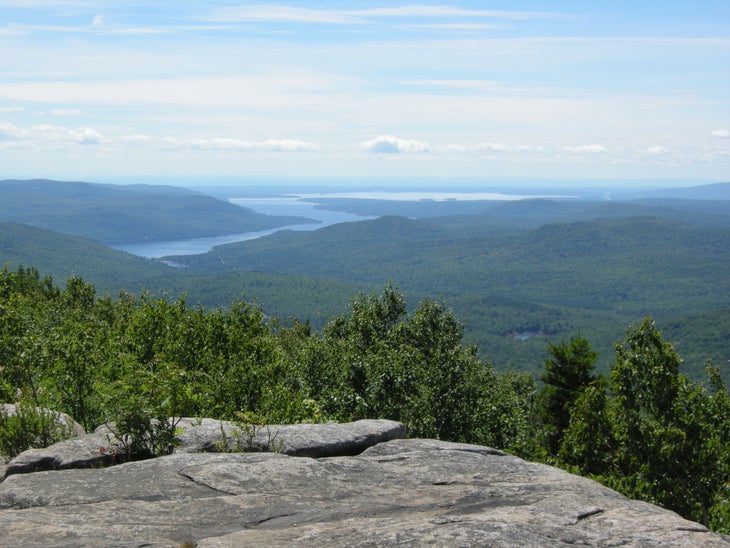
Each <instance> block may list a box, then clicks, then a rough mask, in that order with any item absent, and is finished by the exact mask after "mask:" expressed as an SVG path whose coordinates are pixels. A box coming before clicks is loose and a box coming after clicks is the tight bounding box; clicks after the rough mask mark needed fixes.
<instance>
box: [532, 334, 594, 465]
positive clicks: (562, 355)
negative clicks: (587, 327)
mask: <svg viewBox="0 0 730 548" xmlns="http://www.w3.org/2000/svg"><path fill="white" fill-rule="evenodd" d="M548 352H549V353H550V358H548V359H546V360H545V372H544V373H543V374H542V376H541V377H540V378H541V379H542V381H543V382H544V383H545V386H544V388H543V389H542V390H541V391H540V396H539V404H538V405H539V407H540V412H541V417H542V422H543V425H544V426H545V436H546V442H547V446H548V451H549V453H550V454H551V455H556V454H557V453H558V449H559V447H560V442H561V441H562V438H563V433H564V432H565V430H566V429H567V428H568V424H569V422H570V412H571V408H572V407H573V404H574V403H575V401H576V399H577V398H578V396H579V395H580V393H581V392H582V391H583V389H584V388H585V387H586V386H588V385H589V384H590V383H591V382H592V381H593V375H592V374H591V372H592V371H593V364H594V363H595V361H596V359H597V358H598V354H597V353H596V352H594V351H593V350H592V349H591V347H590V344H589V343H588V340H587V339H585V338H584V337H571V339H570V342H569V343H566V342H565V341H562V342H561V343H559V344H552V343H548Z"/></svg>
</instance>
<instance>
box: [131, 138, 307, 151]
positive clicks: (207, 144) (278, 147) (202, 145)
mask: <svg viewBox="0 0 730 548" xmlns="http://www.w3.org/2000/svg"><path fill="white" fill-rule="evenodd" d="M125 139H126V140H127V141H128V142H130V143H135V144H139V143H143V142H147V141H148V139H149V138H148V137H146V136H143V135H132V136H127V137H126V138H125ZM161 144H162V145H163V146H165V147H168V148H178V149H192V150H243V151H266V150H269V151H282V152H297V151H312V150H317V149H318V148H319V145H317V144H316V143H310V142H307V141H300V140H297V139H267V140H265V141H243V140H241V139H231V138H220V137H219V138H213V139H202V138H194V139H177V138H175V137H165V138H163V139H162V140H161Z"/></svg>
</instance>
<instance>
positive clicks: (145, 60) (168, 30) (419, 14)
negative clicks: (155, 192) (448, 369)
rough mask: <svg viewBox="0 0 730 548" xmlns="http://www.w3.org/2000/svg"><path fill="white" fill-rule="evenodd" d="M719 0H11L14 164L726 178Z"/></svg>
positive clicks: (162, 171)
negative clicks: (346, 0) (248, 0)
mask: <svg viewBox="0 0 730 548" xmlns="http://www.w3.org/2000/svg"><path fill="white" fill-rule="evenodd" d="M728 90H730V3H729V2H727V1H702V0H700V1H697V2H693V3H690V2H672V1H640V0H638V1H637V0H635V1H633V2H628V1H621V0H618V1H612V2H588V1H580V2H578V1H562V2H561V1H554V2H551V1H543V2H536V1H533V2H528V1H525V2H521V1H510V2H489V1H483V2H457V1H454V2H448V1H447V0H444V1H439V2H426V1H420V2H418V1H415V2H412V3H409V2H403V3H398V2H392V1H390V2H377V1H376V2H324V1H323V2H276V3H274V2H255V3H253V2H234V1H228V0H213V1H209V2H192V1H175V2H173V1H169V2H168V1H162V0H130V1H126V2H112V1H108V2H107V1H86V0H0V166H1V167H0V178H6V177H24V178H25V177H53V178H57V179H69V178H86V179H93V178H96V179H98V178H100V177H105V176H116V177H125V176H167V177H170V176H172V177H174V176H179V175H180V176H181V175H185V176H198V177H207V176H211V177H223V176H236V177H255V176H302V177H320V176H326V177H401V176H406V177H416V178H417V177H443V178H452V177H457V178H465V177H477V178H485V179H495V178H543V177H545V178H553V179H555V178H558V179H560V178H565V179H585V178H615V179H652V178H679V179H693V180H709V181H728V180H730V93H729V92H728Z"/></svg>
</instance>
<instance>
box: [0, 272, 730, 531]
mask: <svg viewBox="0 0 730 548" xmlns="http://www.w3.org/2000/svg"><path fill="white" fill-rule="evenodd" d="M546 353H547V355H548V359H547V360H546V361H545V369H544V371H543V374H542V380H543V381H544V386H543V387H538V386H537V385H536V383H535V379H534V378H533V377H532V376H531V375H529V374H524V373H523V374H516V373H499V372H497V371H496V370H495V369H494V368H493V367H492V365H491V364H490V363H489V362H487V361H485V360H483V359H482V358H480V357H479V355H478V353H477V352H476V350H475V349H474V348H473V347H471V346H470V345H467V344H465V343H464V341H463V326H462V325H461V323H460V322H459V321H458V319H457V318H456V316H455V315H454V314H453V312H452V311H451V310H450V309H449V308H447V307H445V306H444V305H443V304H442V303H440V302H438V301H434V300H430V299H427V300H423V301H421V302H420V303H419V304H418V305H417V306H415V307H414V308H413V311H412V312H410V313H409V312H408V307H407V306H406V302H405V299H404V297H403V295H402V294H401V293H399V292H398V291H396V290H395V289H394V288H393V287H391V286H386V287H385V288H384V289H383V290H382V292H381V293H379V294H375V293H373V294H369V295H360V296H359V297H356V298H354V299H352V301H351V303H350V306H349V308H347V309H346V310H345V311H344V312H341V313H340V314H338V315H335V316H333V317H331V318H330V319H329V320H328V321H327V323H326V324H325V326H324V327H323V328H322V330H321V331H315V330H312V329H311V328H310V327H309V326H307V325H304V324H300V323H294V324H293V325H291V326H285V325H282V324H281V323H279V322H278V321H276V320H275V319H273V318H267V317H266V315H265V314H264V313H263V312H262V311H261V310H260V308H259V307H257V306H255V305H254V304H251V303H248V302H246V301H242V300H239V301H237V302H234V303H232V304H231V305H230V306H228V307H226V308H223V309H214V310H208V311H206V310H204V309H203V308H201V307H197V306H196V307H190V306H188V305H187V304H186V303H185V301H184V300H183V299H176V300H168V299H164V298H155V297H152V296H151V295H149V294H145V293H143V294H141V295H139V296H135V295H132V294H130V293H122V294H121V295H120V296H119V297H118V298H114V299H112V298H109V297H107V296H102V297H99V296H97V295H96V292H95V288H94V286H93V285H92V284H89V283H87V282H85V281H84V280H82V279H80V278H72V279H70V280H69V281H68V282H67V284H66V287H65V289H60V288H58V287H56V286H55V285H54V283H53V281H52V280H51V279H50V278H47V277H42V276H40V275H39V274H38V272H37V271H35V270H33V269H30V270H27V269H23V270H14V271H11V270H8V269H7V268H4V269H1V270H0V363H1V364H2V367H0V400H2V401H3V402H8V403H15V404H17V406H18V408H17V409H18V410H17V412H16V414H14V415H9V414H7V413H6V412H5V411H2V412H0V456H13V455H15V454H17V453H18V452H20V451H23V450H24V449H26V448H27V447H30V446H35V445H39V444H40V445H43V444H48V443H51V442H53V441H54V440H57V439H60V438H63V437H64V436H65V435H67V433H66V432H65V431H64V429H63V428H59V427H57V426H56V424H57V423H56V422H55V417H54V415H53V413H52V412H48V411H43V409H52V410H56V411H59V412H66V413H68V414H69V415H71V416H72V417H74V418H75V419H76V420H78V421H79V422H81V423H82V424H83V425H84V427H85V428H86V429H88V430H91V429H93V428H95V427H96V426H98V425H101V424H111V423H113V424H114V425H115V426H114V427H113V430H112V432H114V435H113V436H112V437H111V438H110V443H111V444H112V449H111V451H113V452H114V458H115V459H116V460H117V462H122V461H125V460H128V459H138V458H147V457H150V456H156V455H162V454H167V453H169V452H171V451H172V450H173V448H174V447H175V445H176V443H177V436H178V435H179V432H178V431H177V429H176V424H177V419H179V418H180V417H183V416H188V417H211V418H217V419H221V420H224V419H225V420H234V421H236V422H237V423H238V424H239V425H240V428H241V435H242V436H245V432H250V431H255V430H254V429H255V428H257V425H261V424H266V423H286V422H301V421H305V422H306V421H309V422H321V421H328V420H336V421H351V420H357V419H361V418H387V419H393V420H398V421H401V422H403V423H404V424H405V425H406V427H407V429H408V432H409V435H410V436H412V437H433V438H439V439H444V440H453V441H463V442H469V443H478V444H482V445H488V446H493V447H497V448H502V449H505V450H507V451H510V452H513V453H515V454H517V455H520V456H523V457H525V458H528V459H533V460H535V459H537V460H543V461H545V462H549V463H552V464H557V465H559V466H563V467H565V468H567V469H569V470H572V471H575V472H580V473H583V474H585V475H589V476H591V477H594V478H595V479H597V480H599V481H602V482H604V483H606V484H608V485H610V486H612V487H614V488H616V489H618V490H620V491H622V492H624V493H625V494H627V495H629V496H632V497H638V498H643V499H645V500H649V501H651V502H654V503H657V504H660V505H662V506H665V507H667V508H670V509H673V510H676V511H677V512H679V513H681V514H682V515H684V516H685V517H687V518H690V519H692V520H695V521H700V522H702V523H705V524H707V525H709V526H710V527H712V528H713V529H715V530H718V531H725V532H728V531H730V504H729V503H728V499H729V498H730V492H729V491H728V488H729V487H730V482H729V481H728V480H730V418H729V417H730V397H729V396H728V392H727V389H726V388H725V386H724V385H723V383H722V380H721V378H720V374H719V371H718V369H717V368H714V367H710V368H708V371H707V373H708V375H709V377H707V378H706V382H705V384H699V383H693V382H691V381H690V380H689V379H688V378H687V377H686V376H684V375H683V374H681V373H680V371H679V364H680V358H679V356H678V355H677V354H676V352H675V351H674V349H673V347H672V346H671V345H670V344H669V343H667V342H665V341H664V339H663V337H662V335H661V333H660V332H659V331H658V330H657V329H656V327H655V326H654V324H653V322H652V321H651V320H650V319H649V318H647V319H645V320H644V321H643V322H642V323H641V325H638V326H635V327H633V328H630V329H629V330H628V332H627V333H626V335H625V339H624V340H623V341H622V342H620V343H619V344H618V345H617V347H616V351H615V357H614V361H613V364H612V366H611V370H610V374H609V375H607V376H603V375H597V374H596V373H595V370H594V362H595V360H596V354H595V352H594V351H593V350H592V348H591V346H590V343H589V342H588V341H587V340H586V339H584V338H582V337H573V338H571V339H570V340H569V341H563V342H561V343H559V344H554V345H550V346H548V347H547V348H546ZM110 436H111V435H110ZM222 441H225V440H224V439H223V438H222Z"/></svg>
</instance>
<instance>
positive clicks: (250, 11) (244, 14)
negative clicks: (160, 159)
mask: <svg viewBox="0 0 730 548" xmlns="http://www.w3.org/2000/svg"><path fill="white" fill-rule="evenodd" d="M546 15H547V14H545V13H542V12H527V11H497V10H479V9H463V8H457V7H452V6H426V5H413V6H402V7H395V8H370V9H310V8H300V7H294V6H266V5H254V6H240V7H226V8H218V9H215V10H213V11H212V12H211V13H210V14H208V15H206V16H204V17H201V19H202V20H205V21H215V22H226V23H231V22H265V21H268V22H289V23H316V24H328V25H360V24H365V23H368V22H371V21H372V20H373V19H378V18H417V17H420V18H449V17H450V18H464V19H469V20H470V21H471V20H473V19H475V18H498V19H531V18H535V17H545V16H546ZM472 22H473V21H472Z"/></svg>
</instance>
